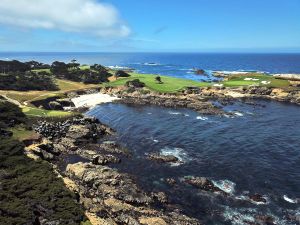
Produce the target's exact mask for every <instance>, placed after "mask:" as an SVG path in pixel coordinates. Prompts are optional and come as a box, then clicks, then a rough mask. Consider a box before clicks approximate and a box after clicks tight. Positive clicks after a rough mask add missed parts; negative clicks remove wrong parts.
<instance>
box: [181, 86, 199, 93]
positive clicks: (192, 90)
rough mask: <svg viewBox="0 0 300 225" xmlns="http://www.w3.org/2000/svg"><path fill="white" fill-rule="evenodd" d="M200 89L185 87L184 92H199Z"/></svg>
mask: <svg viewBox="0 0 300 225" xmlns="http://www.w3.org/2000/svg"><path fill="white" fill-rule="evenodd" d="M200 92H201V89H200V88H199V87H186V88H185V91H184V93H185V94H200Z"/></svg>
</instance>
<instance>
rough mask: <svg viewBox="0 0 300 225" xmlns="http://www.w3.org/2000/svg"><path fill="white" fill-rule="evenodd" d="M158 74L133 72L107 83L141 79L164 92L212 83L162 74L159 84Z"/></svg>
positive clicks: (113, 83) (149, 86) (158, 90)
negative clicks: (128, 75)
mask: <svg viewBox="0 0 300 225" xmlns="http://www.w3.org/2000/svg"><path fill="white" fill-rule="evenodd" d="M156 76H157V75H153V74H136V73H132V74H131V76H130V77H126V78H119V79H118V80H116V81H113V82H110V83H108V84H107V85H108V86H113V87H115V86H120V85H124V84H125V83H126V82H127V81H129V80H133V79H139V80H140V81H141V82H144V83H145V84H146V86H147V87H148V88H149V89H151V90H153V91H157V92H163V93H173V92H178V91H180V90H182V89H184V88H185V87H191V86H192V87H207V86H210V85H211V84H209V83H206V82H197V81H192V80H186V79H180V78H175V77H168V76H160V77H161V80H162V81H163V84H157V83H156V82H155V77H156Z"/></svg>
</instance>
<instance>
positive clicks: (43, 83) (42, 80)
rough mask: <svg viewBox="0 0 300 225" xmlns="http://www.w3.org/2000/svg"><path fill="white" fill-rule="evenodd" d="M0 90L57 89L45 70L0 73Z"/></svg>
mask: <svg viewBox="0 0 300 225" xmlns="http://www.w3.org/2000/svg"><path fill="white" fill-rule="evenodd" d="M0 89H1V90H17V91H29V90H39V91H42V90H50V91H55V90H57V86H56V84H55V82H54V80H53V77H52V76H51V75H50V74H48V73H46V72H38V73H34V72H30V71H27V72H9V73H7V74H0Z"/></svg>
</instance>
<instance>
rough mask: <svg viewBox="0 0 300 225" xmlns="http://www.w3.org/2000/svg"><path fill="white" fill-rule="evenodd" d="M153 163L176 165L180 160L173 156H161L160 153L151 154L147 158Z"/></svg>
mask: <svg viewBox="0 0 300 225" xmlns="http://www.w3.org/2000/svg"><path fill="white" fill-rule="evenodd" d="M147 158H148V159H150V160H152V161H157V162H161V163H176V162H179V159H178V158H177V157H176V156H173V155H161V154H159V153H151V154H149V155H148V157H147Z"/></svg>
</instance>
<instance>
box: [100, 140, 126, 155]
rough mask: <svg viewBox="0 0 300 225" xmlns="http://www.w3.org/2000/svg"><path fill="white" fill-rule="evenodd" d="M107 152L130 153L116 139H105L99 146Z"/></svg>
mask: <svg viewBox="0 0 300 225" xmlns="http://www.w3.org/2000/svg"><path fill="white" fill-rule="evenodd" d="M99 147H100V148H101V149H103V150H104V151H106V152H109V153H112V154H125V155H128V150H127V149H124V148H122V147H120V146H119V145H118V144H117V143H116V142H115V141H104V142H102V143H101V144H100V146H99Z"/></svg>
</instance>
